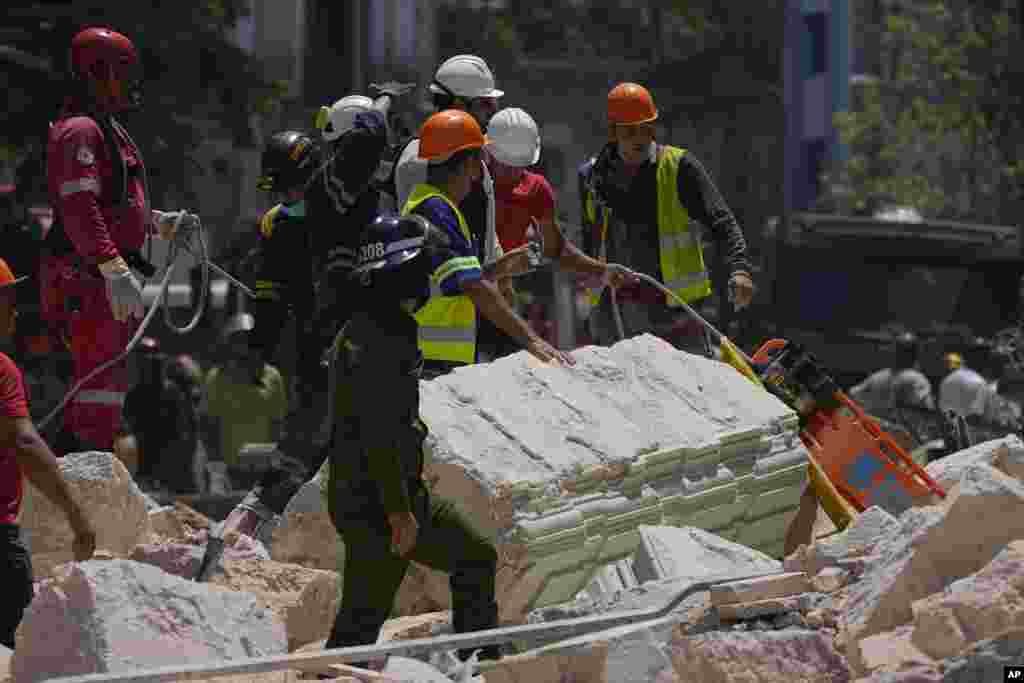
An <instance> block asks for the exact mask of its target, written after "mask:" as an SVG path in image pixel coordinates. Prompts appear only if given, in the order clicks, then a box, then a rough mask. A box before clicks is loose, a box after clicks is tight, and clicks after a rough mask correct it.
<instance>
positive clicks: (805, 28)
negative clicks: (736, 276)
mask: <svg viewBox="0 0 1024 683" xmlns="http://www.w3.org/2000/svg"><path fill="white" fill-rule="evenodd" d="M849 14H850V10H849V2H848V0H789V2H788V3H787V5H786V24H785V45H784V50H785V54H784V55H783V68H784V69H785V108H786V133H785V135H786V141H785V157H786V160H785V173H786V183H785V206H786V209H787V210H788V211H803V210H806V209H807V208H809V207H810V205H811V204H812V203H813V202H814V200H815V199H816V198H817V196H818V193H819V191H820V189H821V188H820V187H819V182H818V175H819V174H820V173H821V171H822V170H824V168H825V167H827V165H828V162H829V161H830V160H844V159H845V158H846V156H847V151H846V149H845V148H844V146H843V145H842V144H840V142H839V137H838V134H837V132H836V130H835V128H834V127H833V125H832V116H833V114H835V113H836V112H841V111H847V109H848V107H849V83H850V41H849V30H850V29H849V25H850V21H849Z"/></svg>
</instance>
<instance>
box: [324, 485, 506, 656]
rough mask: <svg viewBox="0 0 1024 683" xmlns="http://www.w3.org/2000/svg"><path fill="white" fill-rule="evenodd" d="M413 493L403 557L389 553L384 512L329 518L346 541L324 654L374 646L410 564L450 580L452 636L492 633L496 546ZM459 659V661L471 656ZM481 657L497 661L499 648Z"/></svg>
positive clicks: (421, 493)
mask: <svg viewBox="0 0 1024 683" xmlns="http://www.w3.org/2000/svg"><path fill="white" fill-rule="evenodd" d="M415 490H416V493H415V494H414V495H413V512H414V514H415V516H416V521H417V522H418V523H419V525H420V527H419V532H418V534H417V536H416V545H415V546H414V547H413V550H412V552H411V553H410V554H409V556H407V557H405V558H402V557H399V556H398V555H396V554H394V553H393V552H392V551H391V527H390V525H389V524H388V522H387V518H386V517H385V516H384V515H383V514H382V513H381V514H376V515H359V514H357V513H355V511H352V513H351V514H346V513H345V512H339V513H337V514H335V515H334V523H335V526H336V527H337V528H338V532H339V533H340V534H341V536H342V538H343V539H344V541H345V576H344V582H343V585H344V588H343V591H342V597H341V608H340V609H339V610H338V616H337V617H336V618H335V620H334V627H333V629H332V630H331V635H330V638H328V640H327V646H326V647H327V648H328V649H330V648H337V647H349V646H354V645H368V644H372V643H375V642H377V637H378V636H379V635H380V629H381V627H382V626H383V625H384V622H385V621H387V619H388V618H389V617H390V615H391V609H392V606H393V605H394V601H395V595H396V594H397V593H398V588H399V586H400V585H401V583H402V579H403V578H404V577H405V572H406V570H407V569H408V567H409V562H410V561H414V562H418V563H419V564H422V565H424V566H427V567H430V568H431V569H437V570H439V571H443V572H445V573H447V574H448V575H449V579H448V580H449V586H450V587H451V594H452V627H453V629H454V630H455V632H456V633H465V632H468V631H477V630H481V629H488V628H496V627H497V625H498V605H497V603H496V602H495V572H496V570H497V564H498V554H497V551H496V550H495V548H494V545H493V544H492V543H491V542H490V541H489V540H488V539H487V538H486V537H485V536H484V535H483V534H482V533H480V532H479V531H478V530H476V529H474V528H473V526H472V525H471V524H470V522H469V521H468V520H467V519H466V518H465V517H464V516H463V515H462V514H461V513H460V512H459V511H458V510H457V508H456V507H455V505H453V504H452V503H451V502H449V501H446V500H443V499H438V498H433V497H431V496H430V494H429V493H428V492H427V491H426V489H425V488H423V487H422V486H417V487H416V488H415ZM458 654H459V656H460V657H462V658H463V659H465V658H467V657H469V655H470V654H472V651H460V652H459V653H458ZM480 656H481V658H484V659H486V658H491V659H495V658H497V657H498V656H499V654H498V649H497V647H496V646H491V647H487V648H483V652H482V653H481V655H480Z"/></svg>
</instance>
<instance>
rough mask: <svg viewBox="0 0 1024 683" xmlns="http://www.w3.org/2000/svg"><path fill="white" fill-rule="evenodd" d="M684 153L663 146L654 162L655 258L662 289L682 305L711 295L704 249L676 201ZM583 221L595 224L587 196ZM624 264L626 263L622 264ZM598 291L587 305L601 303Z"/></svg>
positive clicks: (604, 247) (603, 240) (603, 238)
mask: <svg viewBox="0 0 1024 683" xmlns="http://www.w3.org/2000/svg"><path fill="white" fill-rule="evenodd" d="M685 154H686V150H683V149H680V148H678V147H671V146H669V145H665V146H664V147H662V152H661V154H660V155H659V159H658V168H657V171H656V174H655V177H656V182H657V184H658V243H659V249H658V257H659V260H660V265H661V277H662V281H663V282H664V284H665V286H666V287H668V288H669V289H670V290H672V291H673V292H674V293H675V295H676V296H678V297H679V298H681V299H682V300H683V301H685V302H686V303H692V302H694V301H696V300H698V299H703V298H704V297H706V296H708V295H709V294H711V279H710V277H709V276H708V272H707V268H706V267H705V265H704V250H703V247H702V246H701V243H700V240H699V239H698V238H697V236H696V234H695V233H694V232H693V231H691V230H690V214H689V212H688V211H687V210H686V208H685V207H684V206H683V205H682V203H681V202H680V201H679V190H678V177H679V161H680V160H681V159H682V158H683V156H684V155H685ZM584 206H585V212H586V217H587V220H588V221H590V222H591V223H596V222H597V211H598V209H597V208H596V207H595V206H594V202H593V198H592V197H591V196H590V195H589V194H588V195H587V198H586V203H585V205H584ZM600 211H601V214H602V215H601V221H602V224H601V240H600V245H601V246H600V254H599V256H598V258H599V259H600V260H602V261H604V260H607V235H608V210H607V208H605V207H602V208H601V209H600ZM626 265H628V264H626ZM602 291H603V288H602V289H599V290H596V291H595V290H590V302H591V304H592V305H594V306H596V305H597V304H598V303H599V302H600V300H601V292H602ZM665 300H666V303H667V304H668V305H669V306H672V307H678V306H679V303H678V302H676V300H675V299H673V298H672V297H669V296H668V295H666V296H665Z"/></svg>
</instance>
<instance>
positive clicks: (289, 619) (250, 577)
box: [210, 560, 341, 651]
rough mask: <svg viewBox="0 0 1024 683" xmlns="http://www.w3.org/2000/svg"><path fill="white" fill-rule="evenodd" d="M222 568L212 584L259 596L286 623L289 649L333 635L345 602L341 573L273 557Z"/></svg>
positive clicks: (234, 562) (226, 564) (228, 563)
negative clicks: (280, 560)
mask: <svg viewBox="0 0 1024 683" xmlns="http://www.w3.org/2000/svg"><path fill="white" fill-rule="evenodd" d="M221 568H222V571H220V572H217V573H215V574H214V575H213V577H212V578H211V579H210V583H211V584H213V585H215V586H223V587H225V588H230V589H232V590H235V591H244V592H246V593H251V594H252V595H255V596H256V597H257V598H258V599H259V600H260V603H261V604H262V605H264V606H265V607H267V608H268V609H270V610H272V611H273V612H274V613H275V614H276V615H277V616H278V618H279V619H280V620H281V621H282V622H283V623H284V625H285V629H286V631H287V634H288V650H289V651H292V650H294V649H295V648H297V647H299V646H301V645H306V644H307V643H312V642H316V641H318V640H323V639H326V638H327V636H328V635H329V634H330V631H331V626H332V625H333V624H334V617H335V615H336V614H337V613H338V606H339V604H340V603H341V577H339V576H338V574H337V572H331V571H324V570H319V569H309V568H307V567H301V566H299V565H295V564H283V563H281V562H274V561H272V560H228V561H225V562H223V563H222V565H221Z"/></svg>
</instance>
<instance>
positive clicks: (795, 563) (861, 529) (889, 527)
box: [783, 506, 898, 576]
mask: <svg viewBox="0 0 1024 683" xmlns="http://www.w3.org/2000/svg"><path fill="white" fill-rule="evenodd" d="M897 527H898V525H897V522H896V518H895V517H893V516H892V515H890V514H889V513H888V512H886V511H885V510H883V509H882V508H880V507H878V506H873V507H870V508H868V509H867V510H865V511H864V512H862V513H861V514H860V515H858V516H857V518H856V519H855V520H854V521H853V523H852V524H850V526H849V527H848V528H846V529H844V530H843V531H842V532H841V533H838V534H835V535H834V536H830V537H829V538H823V539H820V540H817V541H815V542H814V543H813V544H811V545H810V546H800V547H799V548H798V549H797V550H796V551H795V552H794V553H793V554H792V555H790V556H789V557H787V558H786V559H785V560H784V561H783V567H784V568H785V570H786V571H803V572H806V573H807V575H808V576H814V575H815V574H817V573H818V572H819V571H821V570H822V569H824V568H825V567H833V566H836V565H837V564H838V563H839V562H840V561H842V560H844V559H848V558H851V557H857V556H861V555H867V554H869V553H871V551H872V548H874V546H875V544H876V543H878V542H880V541H881V540H883V539H885V538H887V537H888V536H889V535H890V534H891V533H893V530H894V529H895V528H897Z"/></svg>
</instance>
